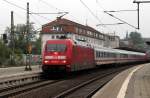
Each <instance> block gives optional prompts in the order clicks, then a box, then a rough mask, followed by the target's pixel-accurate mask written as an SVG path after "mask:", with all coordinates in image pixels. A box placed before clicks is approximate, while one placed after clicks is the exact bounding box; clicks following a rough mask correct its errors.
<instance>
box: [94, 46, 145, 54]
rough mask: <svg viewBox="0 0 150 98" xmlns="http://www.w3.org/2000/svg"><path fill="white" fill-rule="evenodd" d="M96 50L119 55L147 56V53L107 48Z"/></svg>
mask: <svg viewBox="0 0 150 98" xmlns="http://www.w3.org/2000/svg"><path fill="white" fill-rule="evenodd" d="M95 50H99V51H104V52H110V53H119V54H132V55H145V53H141V52H134V51H127V50H121V49H112V48H106V47H99V48H95Z"/></svg>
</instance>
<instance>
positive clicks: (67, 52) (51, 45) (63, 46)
mask: <svg viewBox="0 0 150 98" xmlns="http://www.w3.org/2000/svg"><path fill="white" fill-rule="evenodd" d="M70 47H71V45H70V43H69V42H68V41H67V40H49V41H47V42H46V45H45V49H44V53H43V58H42V70H43V72H58V71H61V72H62V71H65V72H66V71H70V56H71V49H70Z"/></svg>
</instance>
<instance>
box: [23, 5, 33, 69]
mask: <svg viewBox="0 0 150 98" xmlns="http://www.w3.org/2000/svg"><path fill="white" fill-rule="evenodd" d="M26 29H27V33H26V45H27V47H26V67H25V70H26V71H29V70H32V69H31V50H29V48H30V47H31V43H30V38H29V35H30V34H29V33H30V24H29V2H27V22H26Z"/></svg>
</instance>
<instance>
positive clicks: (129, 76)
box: [117, 66, 143, 98]
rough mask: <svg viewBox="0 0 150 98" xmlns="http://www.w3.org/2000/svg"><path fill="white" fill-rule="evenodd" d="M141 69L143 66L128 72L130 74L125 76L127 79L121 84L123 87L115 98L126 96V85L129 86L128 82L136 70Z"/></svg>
mask: <svg viewBox="0 0 150 98" xmlns="http://www.w3.org/2000/svg"><path fill="white" fill-rule="evenodd" d="M141 67H143V66H138V67H137V68H135V69H134V70H132V71H131V72H130V74H129V75H128V76H127V78H126V79H125V81H124V82H123V85H122V87H121V89H120V91H119V93H118V95H117V98H125V94H126V91H127V88H128V84H129V81H130V79H131V77H132V75H133V73H134V72H136V71H137V70H138V69H140V68H141Z"/></svg>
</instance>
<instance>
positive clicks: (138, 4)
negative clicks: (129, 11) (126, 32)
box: [133, 0, 150, 29]
mask: <svg viewBox="0 0 150 98" xmlns="http://www.w3.org/2000/svg"><path fill="white" fill-rule="evenodd" d="M133 3H137V17H138V18H137V19H138V20H137V21H138V28H137V29H140V3H150V1H135V0H134V1H133Z"/></svg>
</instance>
